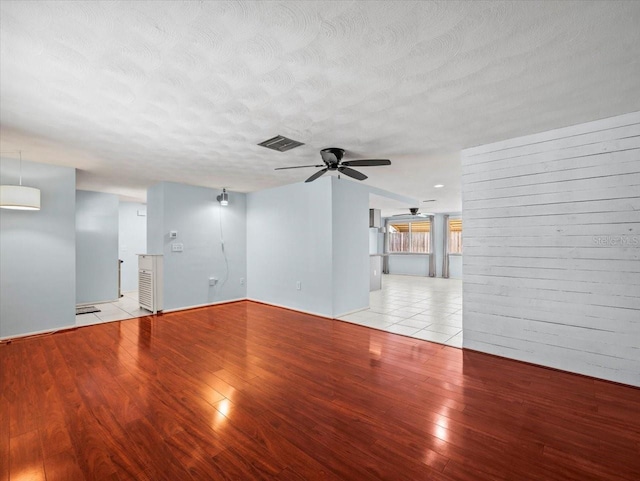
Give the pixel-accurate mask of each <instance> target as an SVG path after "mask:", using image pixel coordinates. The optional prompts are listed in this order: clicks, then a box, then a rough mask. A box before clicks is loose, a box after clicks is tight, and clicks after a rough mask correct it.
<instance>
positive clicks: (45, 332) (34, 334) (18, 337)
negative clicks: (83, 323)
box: [0, 324, 78, 344]
mask: <svg viewBox="0 0 640 481" xmlns="http://www.w3.org/2000/svg"><path fill="white" fill-rule="evenodd" d="M77 328H78V326H76V325H75V324H74V325H71V326H62V327H56V328H55V329H44V330H42V331H33V332H26V333H24V334H16V335H15V336H4V337H0V343H4V344H7V343H9V342H12V341H19V340H25V339H27V338H29V337H40V336H48V335H51V334H55V333H56V332H62V331H72V330H74V329H77Z"/></svg>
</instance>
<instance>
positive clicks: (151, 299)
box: [138, 254, 163, 314]
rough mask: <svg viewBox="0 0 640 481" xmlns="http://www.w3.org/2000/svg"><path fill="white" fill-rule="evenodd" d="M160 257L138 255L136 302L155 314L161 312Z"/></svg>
mask: <svg viewBox="0 0 640 481" xmlns="http://www.w3.org/2000/svg"><path fill="white" fill-rule="evenodd" d="M162 283H163V280H162V256H161V255H149V254H138V302H139V303H140V307H142V308H143V309H146V310H148V311H151V312H153V313H154V314H156V313H157V312H158V311H162V309H163V306H162V300H163V296H162Z"/></svg>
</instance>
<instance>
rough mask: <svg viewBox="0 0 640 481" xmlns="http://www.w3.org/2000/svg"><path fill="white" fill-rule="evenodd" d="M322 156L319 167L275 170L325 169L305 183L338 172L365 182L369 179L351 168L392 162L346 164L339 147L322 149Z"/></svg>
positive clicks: (375, 161)
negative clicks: (330, 172) (328, 173)
mask: <svg viewBox="0 0 640 481" xmlns="http://www.w3.org/2000/svg"><path fill="white" fill-rule="evenodd" d="M320 155H321V156H322V160H323V162H324V165H323V164H318V165H298V166H295V167H278V168H277V169H275V170H285V169H302V168H305V167H324V168H323V169H322V170H319V171H318V172H316V173H315V174H313V175H312V176H311V177H309V178H308V179H307V180H305V182H313V181H314V180H316V179H317V178H318V177H321V176H322V174H324V173H325V172H327V171H334V170H337V171H338V172H340V173H341V174H344V175H348V176H349V177H353V178H354V179H356V180H364V179H366V178H367V176H366V175H364V174H363V173H362V172H358V171H357V170H355V169H352V168H351V167H373V166H376V165H391V161H390V160H388V159H363V160H347V161H345V162H343V161H342V156H343V155H344V149H339V148H337V147H329V148H328V149H322V150H321V151H320Z"/></svg>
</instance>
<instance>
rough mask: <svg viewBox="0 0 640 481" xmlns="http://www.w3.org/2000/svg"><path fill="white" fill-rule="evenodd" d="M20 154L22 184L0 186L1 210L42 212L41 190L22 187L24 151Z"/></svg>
mask: <svg viewBox="0 0 640 481" xmlns="http://www.w3.org/2000/svg"><path fill="white" fill-rule="evenodd" d="M18 153H19V154H20V184H19V185H0V208H2V209H13V210H40V189H36V188H35V187H26V186H24V185H22V151H18Z"/></svg>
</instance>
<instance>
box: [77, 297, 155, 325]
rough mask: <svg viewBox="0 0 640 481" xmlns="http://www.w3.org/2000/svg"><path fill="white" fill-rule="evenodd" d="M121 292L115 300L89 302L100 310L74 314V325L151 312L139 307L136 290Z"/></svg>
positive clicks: (146, 314) (139, 315)
mask: <svg viewBox="0 0 640 481" xmlns="http://www.w3.org/2000/svg"><path fill="white" fill-rule="evenodd" d="M122 294H123V297H121V298H120V299H119V300H117V301H115V302H103V303H95V304H91V305H92V306H96V308H97V309H100V312H95V313H92V314H80V315H76V326H88V325H91V324H100V323H101V322H111V321H121V320H123V319H131V318H132V317H141V316H149V315H151V312H149V311H147V310H145V309H140V305H139V304H138V291H131V292H123V293H122Z"/></svg>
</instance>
